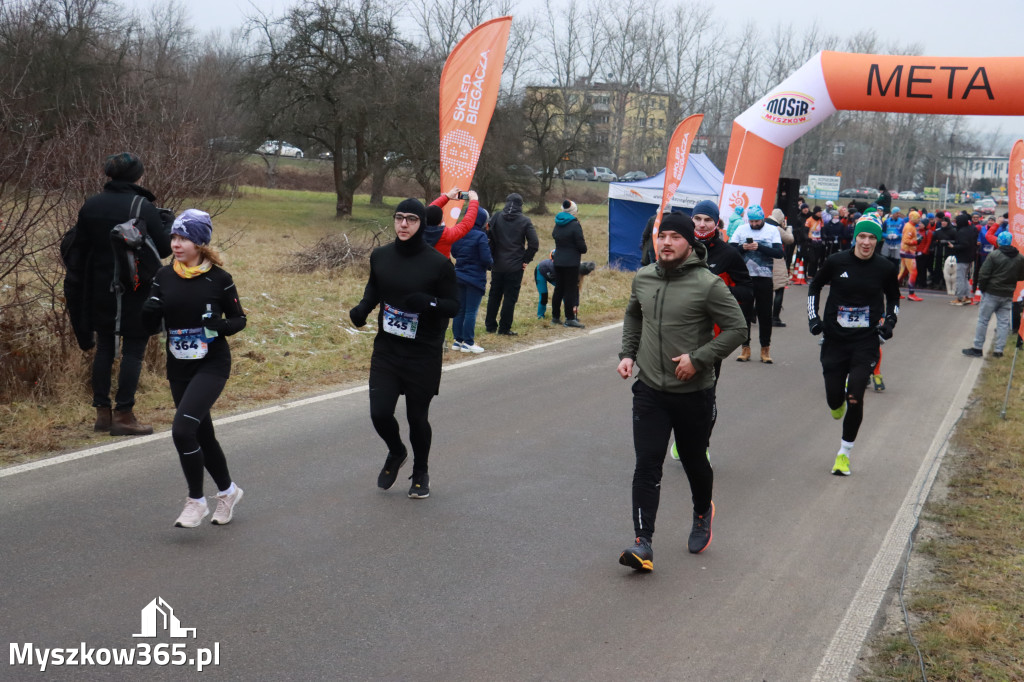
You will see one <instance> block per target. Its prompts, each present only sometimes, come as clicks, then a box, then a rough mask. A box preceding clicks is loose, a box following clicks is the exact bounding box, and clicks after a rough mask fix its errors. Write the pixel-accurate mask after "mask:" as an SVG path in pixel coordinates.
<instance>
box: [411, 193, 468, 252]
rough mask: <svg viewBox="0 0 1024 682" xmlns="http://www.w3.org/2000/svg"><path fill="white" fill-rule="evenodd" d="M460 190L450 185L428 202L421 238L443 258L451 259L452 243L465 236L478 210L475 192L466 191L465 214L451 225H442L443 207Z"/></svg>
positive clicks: (454, 197)
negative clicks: (446, 189) (443, 192)
mask: <svg viewBox="0 0 1024 682" xmlns="http://www.w3.org/2000/svg"><path fill="white" fill-rule="evenodd" d="M460 194H462V190H460V189H459V188H458V187H452V188H451V189H450V190H448V191H447V192H446V193H445V194H442V195H441V196H439V197H438V198H436V199H434V200H433V201H432V202H430V206H427V225H426V230H425V231H424V233H423V240H424V241H426V242H427V244H429V245H430V246H433V247H434V248H435V249H437V250H438V252H439V253H440V254H441V255H442V256H444V257H445V258H447V259H449V260H451V257H452V244H454V243H455V242H457V241H459V240H460V239H462V238H463V237H465V236H466V235H467V234H468V233H469V231H470V230H472V229H473V225H474V224H475V223H476V214H477V211H479V210H480V202H479V198H478V197H477V194H476V192H474V191H473V190H470V191H469V192H467V193H466V196H468V197H469V205H468V206H467V207H466V214H465V215H463V216H462V220H460V221H459V222H458V223H456V224H455V225H453V226H452V227H445V225H444V207H445V205H446V204H447V203H448V202H449V201H451V200H453V199H458V198H459V195H460Z"/></svg>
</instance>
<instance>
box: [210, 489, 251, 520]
mask: <svg viewBox="0 0 1024 682" xmlns="http://www.w3.org/2000/svg"><path fill="white" fill-rule="evenodd" d="M236 485H237V484H236ZM244 494H245V491H244V490H242V489H241V488H238V497H236V498H235V503H234V504H232V505H231V509H230V510H228V517H227V518H226V519H223V520H222V519H218V518H217V514H216V512H215V513H214V515H213V518H212V519H210V523H212V524H213V525H215V526H226V525H227V524H229V523H231V519H233V518H235V507H236V506H238V503H239V502H241V501H242V495H244Z"/></svg>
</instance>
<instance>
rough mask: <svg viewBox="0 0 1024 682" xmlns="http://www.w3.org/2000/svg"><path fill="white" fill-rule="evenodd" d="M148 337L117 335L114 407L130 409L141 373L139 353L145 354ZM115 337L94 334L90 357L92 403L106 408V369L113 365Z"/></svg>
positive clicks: (107, 398) (108, 377)
mask: <svg viewBox="0 0 1024 682" xmlns="http://www.w3.org/2000/svg"><path fill="white" fill-rule="evenodd" d="M148 343H149V337H148V336H146V337H141V338H140V337H131V336H125V337H121V367H120V369H118V372H117V394H116V395H115V396H114V407H115V409H118V410H130V409H132V408H133V407H134V406H135V391H136V390H137V389H138V387H139V374H140V373H141V372H142V356H143V355H145V354H146V345H147V344H148ZM116 346H117V337H116V336H114V335H113V334H104V333H97V334H96V355H95V356H94V357H93V359H92V406H93V407H110V371H111V369H113V367H114V349H115V347H116Z"/></svg>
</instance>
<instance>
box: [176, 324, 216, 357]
mask: <svg viewBox="0 0 1024 682" xmlns="http://www.w3.org/2000/svg"><path fill="white" fill-rule="evenodd" d="M167 348H168V349H169V350H170V351H171V355H173V356H174V357H175V358H177V359H178V360H201V359H202V358H205V357H206V351H207V350H209V347H208V346H207V345H206V338H205V337H204V336H203V328H202V327H195V328H193V329H169V330H167Z"/></svg>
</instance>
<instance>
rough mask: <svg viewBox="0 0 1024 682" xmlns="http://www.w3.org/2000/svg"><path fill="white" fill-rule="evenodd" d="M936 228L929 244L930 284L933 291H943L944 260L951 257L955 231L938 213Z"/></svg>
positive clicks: (943, 214) (945, 215) (942, 214)
mask: <svg viewBox="0 0 1024 682" xmlns="http://www.w3.org/2000/svg"><path fill="white" fill-rule="evenodd" d="M936 223H937V226H936V228H935V234H934V235H932V243H931V270H932V274H931V280H930V281H931V284H932V288H933V289H938V290H943V289H945V288H946V281H945V275H944V274H943V268H944V266H945V263H946V259H947V258H948V257H949V256H952V255H953V244H954V243H955V242H956V229H955V228H954V227H953V225H952V221H950V219H949V215H948V214H946V213H944V212H943V213H939V215H938V218H937V219H936Z"/></svg>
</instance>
